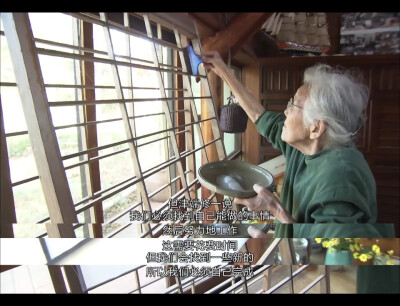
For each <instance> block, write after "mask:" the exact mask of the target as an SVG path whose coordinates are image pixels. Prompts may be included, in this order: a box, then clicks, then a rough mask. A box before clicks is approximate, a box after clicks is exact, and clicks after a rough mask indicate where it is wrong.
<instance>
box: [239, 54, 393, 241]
mask: <svg viewBox="0 0 400 306" xmlns="http://www.w3.org/2000/svg"><path fill="white" fill-rule="evenodd" d="M317 62H322V63H327V64H329V65H332V66H336V65H340V66H344V67H358V68H359V69H360V70H361V71H362V74H363V77H364V79H365V81H366V84H368V85H369V87H370V89H371V94H370V102H369V105H368V108H367V121H366V124H365V125H364V127H363V128H362V129H361V130H360V132H359V136H358V139H357V140H356V144H357V147H358V148H359V150H360V151H361V152H362V153H363V154H364V157H365V159H366V160H367V162H368V164H369V166H370V168H371V170H372V172H373V174H374V176H375V180H376V183H377V199H378V222H379V223H394V224H395V226H396V237H399V220H400V209H399V206H400V204H399V199H400V196H399V194H400V192H399V189H400V188H399V187H400V178H399V174H400V173H399V156H400V154H399V153H400V124H399V122H400V121H399V115H400V114H399V105H400V101H399V93H400V80H399V56H398V55H365V56H325V57H294V58H292V57H290V58H289V57H284V58H268V59H260V65H259V76H260V83H259V84H258V85H259V98H260V101H261V103H262V104H263V105H264V106H265V107H266V109H268V110H272V111H278V112H283V111H284V109H285V107H286V104H287V101H288V100H289V99H290V98H291V97H293V96H294V94H295V92H296V90H297V88H298V87H299V86H300V85H301V84H302V76H303V71H304V69H305V68H307V67H309V66H312V65H313V64H315V63H317ZM253 87H255V86H254V85H253ZM255 133H256V131H255V130H254V129H250V130H249V132H247V131H246V134H244V136H243V137H244V139H243V143H244V144H246V146H244V147H243V151H244V152H243V156H245V157H246V158H245V160H247V161H249V162H252V163H254V164H259V163H262V162H264V161H266V160H269V159H271V158H273V157H276V156H278V155H280V154H281V153H280V152H279V151H277V150H275V149H273V148H272V146H271V145H270V144H269V143H268V142H267V141H266V140H265V138H263V137H260V136H259V135H255ZM255 140H257V142H256V141H255ZM249 143H252V144H253V145H252V148H253V149H252V150H257V151H258V152H257V153H250V152H249V147H250V146H249ZM256 148H257V149H256Z"/></svg>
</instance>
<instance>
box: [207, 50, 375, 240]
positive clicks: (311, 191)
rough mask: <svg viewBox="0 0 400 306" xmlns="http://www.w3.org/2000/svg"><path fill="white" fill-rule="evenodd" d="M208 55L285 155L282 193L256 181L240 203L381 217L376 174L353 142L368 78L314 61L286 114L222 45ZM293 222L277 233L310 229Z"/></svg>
mask: <svg viewBox="0 0 400 306" xmlns="http://www.w3.org/2000/svg"><path fill="white" fill-rule="evenodd" d="M202 58H203V64H204V66H205V68H206V69H212V70H213V71H214V72H215V73H217V74H218V75H219V76H220V77H221V78H222V79H223V80H224V81H225V82H226V83H227V84H228V86H229V87H230V88H231V90H232V92H233V94H234V95H235V96H236V98H237V100H238V101H239V103H240V105H241V106H242V107H243V109H244V110H245V111H246V113H247V114H248V116H249V118H250V119H251V120H252V121H253V122H254V123H255V124H256V126H257V129H258V131H259V133H260V134H261V135H263V136H265V137H266V138H267V139H268V141H270V142H271V143H272V145H273V146H274V148H276V149H278V150H280V151H281V152H282V153H283V154H284V156H285V158H286V172H285V177H284V183H283V188H282V192H281V201H279V200H278V199H277V198H276V197H275V196H274V195H273V194H272V193H271V192H269V191H268V190H267V189H265V188H262V187H261V186H259V185H255V186H254V190H255V191H256V192H257V194H258V195H257V196H256V197H254V198H250V199H235V202H236V203H238V204H239V203H240V204H244V205H246V206H248V207H249V209H251V210H269V211H271V213H272V214H273V215H274V216H275V219H276V220H278V221H279V222H281V223H301V224H303V223H308V224H311V223H314V224H315V223H353V224H354V223H375V221H376V214H377V204H376V188H375V180H374V177H373V175H372V173H371V171H370V169H369V167H368V164H367V163H366V161H365V159H364V157H363V155H362V154H361V153H360V152H359V151H358V150H357V148H356V147H355V145H354V143H353V142H352V139H353V138H354V136H355V135H356V133H357V132H358V130H359V129H360V127H361V126H362V124H363V123H364V110H365V108H366V107H367V104H368V96H369V90H368V88H367V87H366V86H365V85H363V84H361V83H359V82H357V80H355V79H354V78H353V77H352V76H351V75H349V74H346V73H342V72H340V71H337V70H334V69H332V68H331V67H330V66H327V65H323V64H318V65H315V66H313V67H311V68H308V69H306V70H305V72H304V84H303V85H302V86H301V87H300V88H299V89H298V90H297V92H296V94H295V96H294V97H293V98H292V99H290V100H289V102H288V104H287V108H286V110H285V115H283V114H280V113H274V112H270V111H265V109H264V107H263V106H262V105H261V104H260V103H259V102H258V101H257V100H256V99H255V98H254V96H252V95H251V94H250V93H249V92H248V91H247V90H246V89H245V88H244V86H243V85H242V84H241V83H240V82H239V81H238V80H237V79H236V78H235V77H234V75H233V73H232V72H231V71H230V69H229V68H228V67H227V66H226V65H225V64H224V62H223V61H222V59H221V57H220V56H219V54H218V53H217V52H205V53H203V56H202ZM292 228H293V227H291V226H277V229H276V237H293V235H294V236H295V237H307V236H304V235H302V234H301V233H292V232H291V231H292ZM303 230H304V229H303ZM258 234H259V235H261V233H252V235H253V236H254V237H258V236H257V235H258ZM335 237H336V236H335Z"/></svg>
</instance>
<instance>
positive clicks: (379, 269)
mask: <svg viewBox="0 0 400 306" xmlns="http://www.w3.org/2000/svg"><path fill="white" fill-rule="evenodd" d="M357 293H397V294H399V293H400V266H357Z"/></svg>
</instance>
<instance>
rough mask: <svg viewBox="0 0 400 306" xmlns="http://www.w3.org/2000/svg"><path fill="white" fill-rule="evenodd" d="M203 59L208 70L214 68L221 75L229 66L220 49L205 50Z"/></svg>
mask: <svg viewBox="0 0 400 306" xmlns="http://www.w3.org/2000/svg"><path fill="white" fill-rule="evenodd" d="M201 59H202V61H203V66H204V68H205V69H206V70H212V71H214V72H215V73H216V74H217V75H219V76H220V77H222V73H223V72H226V69H227V68H228V66H227V65H226V64H225V62H224V61H223V60H222V58H221V55H220V54H219V52H218V51H205V52H203V54H202V55H201Z"/></svg>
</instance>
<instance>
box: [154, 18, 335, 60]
mask: <svg viewBox="0 0 400 306" xmlns="http://www.w3.org/2000/svg"><path fill="white" fill-rule="evenodd" d="M272 14H273V12H244V13H231V12H229V13H224V12H216V13H215V12H211V13H203V12H201V13H196V12H188V13H153V14H152V15H154V16H157V17H159V18H160V19H162V20H165V21H167V22H169V23H171V24H173V25H175V26H176V27H178V28H180V30H181V32H182V30H183V32H184V33H185V32H186V35H188V37H197V36H198V37H199V38H200V41H201V45H202V48H203V50H217V51H219V52H220V54H221V55H222V57H223V58H225V59H226V58H227V55H228V52H229V50H230V51H231V56H232V59H233V61H235V60H236V61H239V62H243V63H245V62H252V61H255V60H256V59H257V58H262V57H273V56H280V55H281V54H280V52H279V49H278V47H277V46H276V44H275V42H274V41H273V40H272V39H270V38H268V37H267V36H266V35H263V32H262V31H261V27H262V25H263V24H264V23H265V21H266V20H267V19H268V18H269V17H270V16H271V15H272ZM327 19H328V24H329V25H332V26H330V27H329V29H328V30H329V36H330V38H331V51H330V52H329V53H330V54H334V53H337V48H338V42H339V36H340V13H327ZM193 21H194V22H193ZM336 41H337V43H336Z"/></svg>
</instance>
